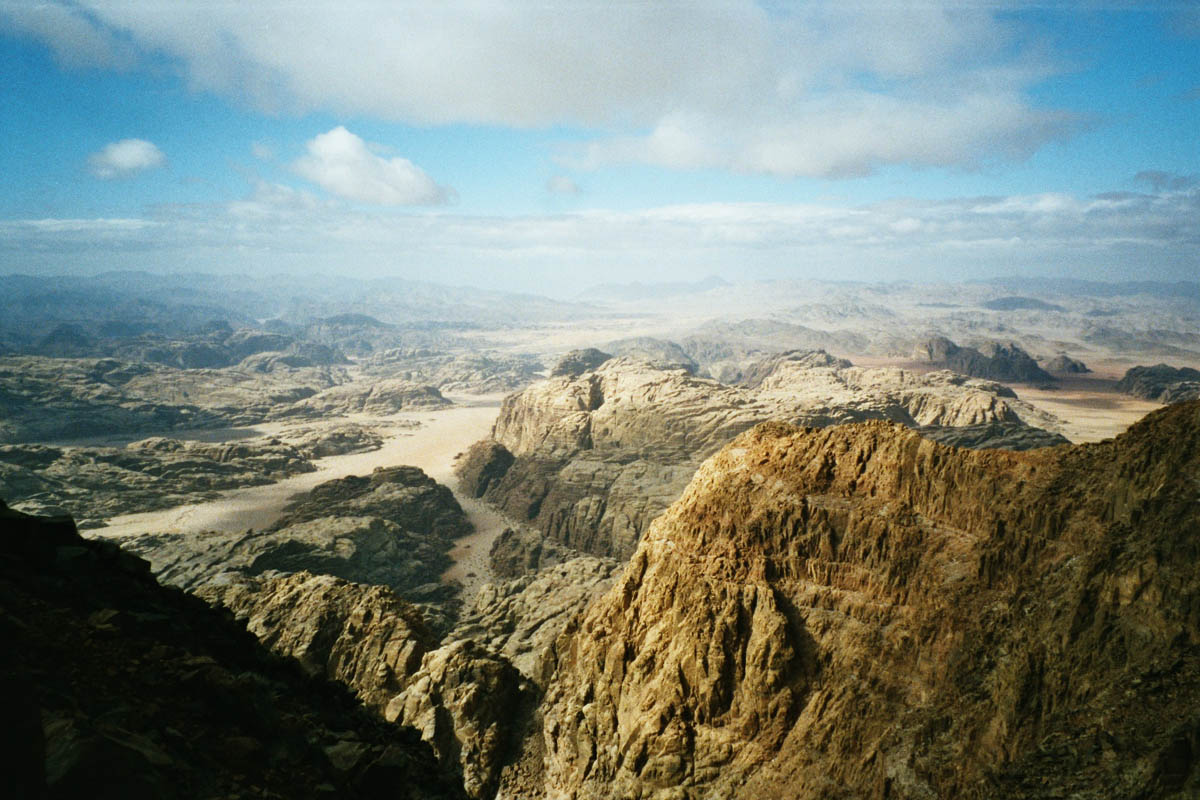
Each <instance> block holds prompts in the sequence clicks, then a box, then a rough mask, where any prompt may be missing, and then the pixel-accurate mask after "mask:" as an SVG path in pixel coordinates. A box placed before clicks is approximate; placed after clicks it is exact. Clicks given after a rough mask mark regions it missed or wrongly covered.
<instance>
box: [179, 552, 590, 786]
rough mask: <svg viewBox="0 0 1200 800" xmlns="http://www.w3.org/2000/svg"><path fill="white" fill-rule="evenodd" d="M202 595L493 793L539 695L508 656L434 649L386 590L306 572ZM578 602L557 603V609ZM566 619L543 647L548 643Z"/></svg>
mask: <svg viewBox="0 0 1200 800" xmlns="http://www.w3.org/2000/svg"><path fill="white" fill-rule="evenodd" d="M196 593H197V594H198V595H199V596H200V597H202V598H204V599H206V600H208V601H209V602H211V603H213V604H214V605H218V606H223V607H225V608H228V609H229V610H231V611H232V612H233V613H234V614H235V615H236V616H237V618H238V619H239V620H242V621H244V622H245V624H246V626H247V628H248V629H249V630H250V632H251V633H253V634H255V635H256V636H257V637H258V638H259V640H260V641H261V642H262V643H263V644H264V645H266V646H268V647H270V648H271V650H273V651H274V652H276V653H278V654H280V655H283V656H289V657H291V658H294V659H296V660H297V661H298V662H299V663H300V665H301V666H302V667H304V669H305V671H307V672H308V673H309V674H310V675H312V676H314V677H319V678H327V679H330V680H336V681H339V682H341V683H344V684H345V685H346V686H348V687H349V688H350V689H352V690H353V691H354V692H355V693H356V694H357V695H358V697H359V699H361V700H362V701H363V703H365V704H366V706H367V707H368V708H370V709H372V710H374V711H375V712H376V713H377V714H379V715H380V716H382V717H385V718H386V719H387V720H388V721H389V722H393V723H396V724H399V725H411V726H413V727H415V728H417V729H418V730H419V731H420V734H421V737H422V738H423V739H425V741H427V742H429V743H430V744H432V745H433V748H434V751H435V753H436V754H437V756H438V758H439V760H440V762H441V763H442V765H443V768H444V770H445V771H447V772H450V773H453V774H455V775H459V776H461V780H462V782H463V784H464V785H465V787H466V791H467V795H468V796H469V797H471V798H479V799H480V800H482V799H483V798H491V797H493V796H495V792H496V787H497V784H498V781H499V778H500V774H501V770H502V769H503V768H504V767H505V766H506V765H507V764H509V763H511V762H512V761H513V760H514V759H515V758H516V754H517V751H518V749H519V745H520V743H521V741H522V739H523V738H524V736H525V734H526V732H527V731H526V730H525V726H526V721H527V720H528V718H530V717H531V715H532V711H533V705H534V704H535V703H536V701H537V699H538V693H537V691H536V690H535V688H534V687H533V685H532V684H531V683H530V682H529V681H528V680H527V679H525V678H524V677H523V676H522V675H521V674H520V673H519V672H518V671H517V670H516V669H515V668H514V667H513V665H512V664H511V663H509V661H508V660H507V659H506V658H504V657H503V656H500V655H497V654H496V653H495V652H494V651H492V650H489V649H486V648H484V647H482V646H480V645H478V644H475V643H474V642H472V641H470V640H466V639H464V638H463V637H461V636H454V637H451V640H450V641H449V643H448V644H446V645H445V646H443V647H440V648H439V647H437V641H436V639H435V637H434V636H433V634H432V633H431V632H430V630H429V629H428V627H426V625H425V623H424V621H423V619H422V615H421V612H420V611H419V610H418V609H417V608H416V607H414V606H412V605H411V604H409V603H407V602H406V601H404V600H403V599H401V598H400V597H399V596H397V595H396V594H395V593H394V592H392V591H391V590H390V589H388V588H386V587H383V586H370V585H365V584H359V583H350V582H347V581H343V580H339V579H337V578H332V577H329V576H327V575H312V574H309V573H296V574H292V575H286V576H283V575H276V574H269V575H264V576H258V577H247V576H244V575H236V574H224V575H219V576H217V577H216V578H215V579H213V580H212V581H210V582H208V583H206V584H204V585H202V586H200V587H199V588H198V589H197V590H196ZM578 606H579V603H578V602H575V603H571V602H570V601H561V600H560V601H559V605H558V608H559V611H560V612H562V611H563V610H564V609H567V608H570V610H573V611H574V610H578ZM510 609H511V604H510ZM546 618H547V615H546V614H543V621H545V620H546ZM562 622H565V620H563V621H561V622H559V624H557V625H554V624H551V625H550V629H551V630H552V633H551V635H550V637H547V636H546V635H543V636H542V637H541V638H540V639H538V641H537V644H538V645H540V646H542V647H546V646H548V644H549V642H550V641H551V640H552V637H553V635H557V633H558V632H559V631H561V629H562V627H563V625H562ZM508 634H509V639H511V640H514V641H515V640H516V639H518V638H519V634H516V633H514V632H513V631H511V630H510V631H508ZM527 638H532V636H530V637H527Z"/></svg>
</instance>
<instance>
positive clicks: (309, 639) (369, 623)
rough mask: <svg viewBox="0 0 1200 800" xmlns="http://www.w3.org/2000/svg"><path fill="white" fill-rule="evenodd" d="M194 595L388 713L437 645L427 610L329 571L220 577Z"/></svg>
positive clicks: (315, 672)
mask: <svg viewBox="0 0 1200 800" xmlns="http://www.w3.org/2000/svg"><path fill="white" fill-rule="evenodd" d="M195 593H196V595H197V596H199V597H201V598H203V599H204V600H206V601H208V602H209V603H211V604H213V605H216V606H222V607H224V608H227V609H229V610H230V611H232V612H233V614H234V616H235V617H236V618H237V619H239V620H241V621H242V622H244V623H245V625H246V629H247V630H249V631H250V632H251V633H253V634H254V635H255V636H257V637H258V639H259V641H261V642H262V643H263V644H264V645H266V646H267V647H269V648H271V649H272V650H273V651H275V652H276V653H279V654H280V655H285V656H289V657H291V658H294V659H296V660H297V661H298V662H300V665H301V666H302V667H304V669H305V671H306V672H308V673H309V674H310V675H313V676H317V677H322V678H328V679H330V680H335V681H340V682H341V683H344V684H346V686H348V687H350V688H351V689H353V690H354V692H355V693H356V694H357V695H358V696H359V699H361V700H362V701H363V703H364V704H365V705H366V706H367V707H368V708H371V709H373V710H375V711H376V712H377V713H379V714H382V713H383V711H384V709H385V708H386V707H387V704H388V703H389V702H390V701H391V699H392V698H393V697H395V696H396V695H397V694H398V693H400V692H401V691H403V690H404V687H405V686H407V685H408V683H409V681H410V679H411V678H412V676H413V675H415V674H416V673H417V670H419V669H420V668H421V659H422V658H423V657H424V655H425V654H426V653H428V652H429V651H431V650H433V649H434V648H435V647H436V646H437V640H436V639H435V638H434V636H433V633H432V632H431V631H430V630H429V628H428V627H427V626H426V625H425V620H424V618H423V617H422V616H421V612H420V611H419V610H418V609H417V608H416V607H415V606H413V605H411V604H410V603H408V602H406V601H404V600H402V599H401V598H400V597H399V596H398V595H396V594H395V593H394V592H393V591H391V590H390V589H388V588H387V587H385V586H372V585H367V584H360V583H351V582H348V581H344V580H341V579H340V578H334V577H332V576H329V575H313V574H312V573H308V572H297V573H295V574H291V575H260V576H248V575H244V574H238V573H226V574H223V575H218V576H217V577H216V578H214V579H212V580H211V581H209V582H207V583H204V584H202V585H200V586H199V587H198V588H197V589H196V592H195Z"/></svg>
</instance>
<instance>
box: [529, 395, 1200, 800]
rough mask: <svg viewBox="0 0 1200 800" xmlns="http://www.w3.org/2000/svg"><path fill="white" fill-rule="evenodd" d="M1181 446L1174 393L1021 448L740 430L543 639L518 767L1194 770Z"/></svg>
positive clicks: (1027, 789) (824, 776)
mask: <svg viewBox="0 0 1200 800" xmlns="http://www.w3.org/2000/svg"><path fill="white" fill-rule="evenodd" d="M1198 459H1200V402H1191V403H1182V404H1177V405H1175V406H1172V407H1170V408H1168V409H1165V410H1163V411H1160V412H1156V413H1154V414H1152V415H1150V416H1149V417H1147V418H1146V419H1145V420H1143V421H1142V422H1140V423H1138V424H1137V425H1135V426H1133V427H1132V428H1131V429H1130V430H1129V431H1128V432H1127V433H1125V434H1123V435H1122V436H1120V437H1118V438H1117V439H1115V440H1108V441H1105V442H1102V443H1099V444H1093V445H1082V446H1076V447H1060V448H1051V449H1043V450H1035V451H1030V452H1025V453H1012V452H1003V451H986V452H978V451H969V450H960V449H952V448H947V447H944V446H942V445H939V444H937V443H934V442H931V441H929V440H927V439H924V438H922V437H921V436H920V435H919V434H917V433H916V432H914V431H911V430H907V429H905V428H901V427H899V426H896V425H893V424H890V423H885V422H869V423H864V424H858V425H848V426H841V427H835V428H825V429H820V430H814V429H799V428H795V427H792V426H788V425H783V424H778V423H769V424H764V425H761V426H759V427H757V428H755V429H753V430H751V431H748V432H746V433H744V434H742V435H741V436H740V437H738V438H737V439H736V440H735V441H734V442H732V443H731V444H730V445H728V446H727V447H726V448H724V449H723V450H722V451H721V452H720V453H719V454H718V455H716V456H714V457H713V458H712V459H710V460H709V461H708V462H706V463H705V465H704V466H703V467H702V468H701V469H700V470H699V471H698V472H697V473H696V475H695V477H694V479H693V480H692V482H691V484H690V485H689V487H688V489H687V491H686V492H685V493H684V495H683V497H682V498H681V499H680V500H679V501H678V502H676V503H675V504H674V505H673V506H671V508H670V509H669V510H668V512H667V513H666V514H664V515H663V516H662V517H660V518H659V519H658V520H656V521H655V523H654V524H653V525H652V526H651V528H650V530H649V531H648V532H647V534H646V536H645V537H644V538H643V540H642V542H641V544H640V545H639V547H638V551H637V553H636V554H635V555H634V557H633V558H632V560H631V561H630V563H629V565H628V566H627V567H626V569H625V571H624V573H623V574H622V575H621V576H620V577H619V578H618V580H617V582H616V584H615V585H614V586H613V587H612V589H611V590H609V592H608V593H607V594H606V595H604V597H603V598H602V599H601V600H600V601H598V602H596V603H594V604H592V605H591V606H590V607H589V608H588V609H587V611H586V612H585V613H584V615H583V617H582V618H581V619H579V620H578V622H577V623H572V624H571V625H569V626H568V628H567V630H566V631H565V632H564V634H563V635H562V636H561V637H560V638H559V640H558V642H557V644H556V646H555V651H554V656H555V659H556V672H555V675H554V677H553V679H552V681H551V682H550V685H549V688H548V689H547V695H546V700H545V702H544V704H543V706H542V712H543V714H544V735H543V744H544V748H545V753H546V757H545V775H544V778H543V779H542V782H541V784H540V786H541V789H542V790H544V791H545V792H546V795H547V796H548V797H555V798H573V799H574V800H584V799H585V798H602V797H613V796H620V797H628V798H684V799H686V798H700V797H712V796H720V797H731V798H757V797H773V796H780V797H784V796H786V797H796V798H810V797H811V798H818V797H820V798H858V797H889V798H932V797H961V798H999V797H1026V798H1051V797H1066V796H1070V797H1077V798H1097V800H1098V799H1099V798H1134V797H1137V798H1183V797H1191V796H1195V794H1196V793H1197V792H1198V791H1200V767H1198V766H1197V765H1198V764H1200V760H1198V759H1197V758H1196V757H1195V753H1196V752H1197V747H1196V742H1197V741H1198V736H1200V716H1197V714H1196V712H1195V709H1196V708H1197V707H1200V702H1198V701H1200V572H1198V571H1197V567H1196V564H1197V557H1198V556H1200V552H1198V550H1197V545H1196V541H1195V538H1196V537H1195V533H1196V531H1197V530H1200V510H1198V507H1197V505H1196V503H1195V495H1196V484H1195V479H1194V475H1195V474H1196V470H1197V468H1198V467H1200V463H1198ZM528 785H530V784H526V786H528Z"/></svg>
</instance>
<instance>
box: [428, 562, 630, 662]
mask: <svg viewBox="0 0 1200 800" xmlns="http://www.w3.org/2000/svg"><path fill="white" fill-rule="evenodd" d="M617 570H618V564H617V562H616V561H614V560H612V559H608V558H596V557H594V556H576V557H574V558H571V559H569V560H567V561H564V562H562V563H558V564H554V565H550V566H545V567H543V568H542V569H540V570H538V571H537V572H536V573H533V574H528V575H524V576H522V577H519V578H516V579H514V580H507V581H500V582H497V583H488V584H484V585H483V586H482V587H480V589H479V591H478V593H477V594H476V596H475V598H474V599H473V600H472V601H471V603H470V604H469V605H468V606H467V607H466V608H464V609H463V611H462V612H461V614H460V616H459V621H458V625H456V626H455V628H454V630H453V631H451V632H450V634H449V636H448V637H447V638H448V639H450V640H458V639H471V640H474V641H477V642H480V643H482V644H484V645H485V646H487V648H488V649H489V650H491V651H492V652H494V653H499V654H500V655H502V656H504V657H505V658H506V659H508V660H509V661H510V662H512V665H513V666H514V667H516V668H517V669H518V670H520V671H521V674H523V675H524V676H525V677H527V678H529V679H530V680H532V681H533V682H534V683H536V684H538V685H540V686H545V682H546V679H547V677H548V676H547V675H546V674H545V672H544V670H545V666H546V665H545V663H544V661H545V656H546V653H547V651H548V650H549V649H550V648H551V646H552V645H553V644H554V641H555V639H557V638H558V635H559V634H560V633H562V631H563V629H564V628H565V626H566V625H567V623H568V621H569V620H571V619H572V618H573V617H575V616H576V615H577V614H579V613H580V612H581V611H583V610H584V609H585V608H587V606H588V604H589V603H590V602H591V601H592V600H594V599H595V598H596V597H598V596H599V595H600V594H602V593H603V592H604V591H605V590H606V589H608V587H609V586H610V585H612V582H613V576H614V573H616V572H617Z"/></svg>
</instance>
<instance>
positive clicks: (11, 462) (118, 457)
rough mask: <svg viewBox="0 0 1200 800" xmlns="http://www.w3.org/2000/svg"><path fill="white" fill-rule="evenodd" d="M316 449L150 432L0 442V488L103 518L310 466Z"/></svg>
mask: <svg viewBox="0 0 1200 800" xmlns="http://www.w3.org/2000/svg"><path fill="white" fill-rule="evenodd" d="M313 455H314V453H313V452H312V451H311V450H302V449H300V448H297V447H295V446H292V445H288V444H284V443H282V442H281V441H279V440H278V439H272V438H260V439H251V440H241V441H236V442H226V443H221V444H215V443H208V442H195V441H179V440H176V439H165V438H162V437H156V438H152V439H143V440H142V441H138V442H133V443H131V444H129V445H128V446H126V447H124V448H114V447H47V446H45V445H32V444H26V445H0V492H3V493H4V496H6V497H8V498H9V499H10V500H11V501H12V504H13V507H14V508H19V509H21V510H24V511H27V512H37V513H49V512H52V513H58V514H61V513H67V514H71V515H73V516H76V517H77V518H79V520H80V526H81V527H86V528H94V527H99V526H102V525H103V524H104V520H105V519H106V518H107V517H112V516H116V515H118V514H130V513H135V512H139V511H151V510H154V509H159V508H171V507H174V506H177V505H182V504H184V503H195V502H199V501H202V500H212V499H215V498H216V497H217V496H218V492H219V491H221V490H224V489H236V488H238V487H241V486H257V485H262V484H266V483H273V482H275V481H278V480H282V479H283V478H286V477H289V476H291V475H299V474H302V473H305V472H312V471H313V470H314V469H316V467H315V466H313V463H312V461H311V458H312V456H313Z"/></svg>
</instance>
